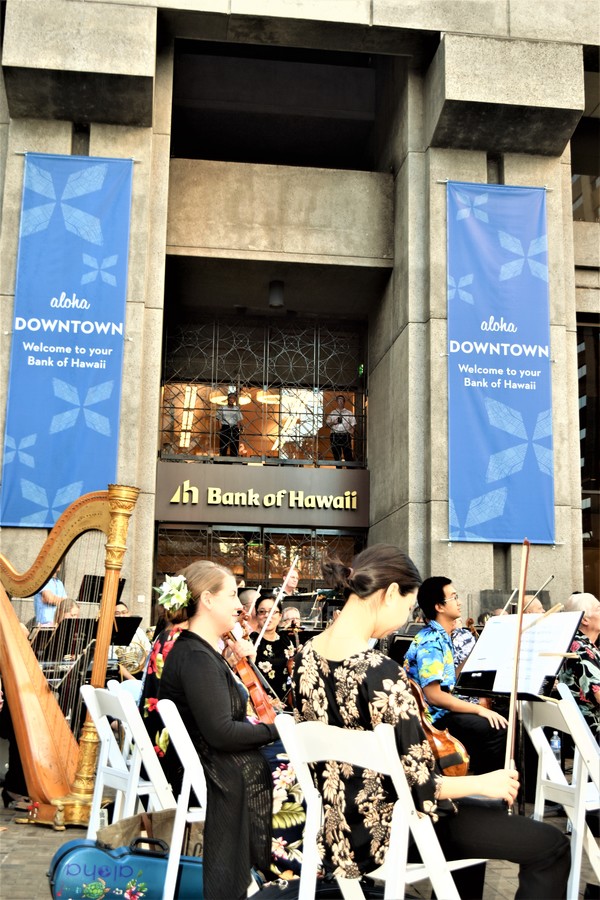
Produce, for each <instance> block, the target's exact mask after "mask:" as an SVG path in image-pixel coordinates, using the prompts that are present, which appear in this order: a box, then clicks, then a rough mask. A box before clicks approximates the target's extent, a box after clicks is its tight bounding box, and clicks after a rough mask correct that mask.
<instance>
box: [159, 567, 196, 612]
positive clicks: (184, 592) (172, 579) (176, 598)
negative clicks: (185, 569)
mask: <svg viewBox="0 0 600 900" xmlns="http://www.w3.org/2000/svg"><path fill="white" fill-rule="evenodd" d="M154 590H155V591H156V592H157V594H158V602H159V603H160V605H161V606H164V608H165V609H168V610H174V609H182V608H183V607H184V606H187V605H188V603H189V601H190V600H191V599H192V592H191V591H190V590H189V588H188V586H187V581H186V580H185V577H184V576H183V575H167V576H166V577H165V580H164V581H163V583H162V584H161V586H160V587H159V588H154Z"/></svg>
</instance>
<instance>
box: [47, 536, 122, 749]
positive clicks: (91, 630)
mask: <svg viewBox="0 0 600 900" xmlns="http://www.w3.org/2000/svg"><path fill="white" fill-rule="evenodd" d="M105 544H106V535H105V534H104V533H103V532H101V531H88V532H85V533H84V534H82V535H80V537H79V538H78V539H77V540H76V541H75V542H74V543H73V544H72V546H71V547H70V549H69V551H68V552H67V554H66V555H65V556H64V558H63V560H62V561H61V563H60V565H59V569H58V573H57V574H58V577H59V578H60V580H61V581H62V583H63V584H64V587H65V590H66V598H65V599H64V600H63V601H62V602H61V603H60V604H59V606H58V607H57V610H56V614H55V619H54V625H53V626H51V627H50V628H43V629H39V630H37V634H33V633H32V636H31V637H32V647H33V649H34V653H35V654H36V657H37V660H38V663H39V665H40V666H41V668H42V671H43V672H44V675H45V676H46V679H47V681H48V685H49V687H50V690H51V691H52V693H53V694H54V696H55V697H56V700H57V702H58V705H59V707H60V710H61V711H62V714H63V715H64V717H65V719H66V720H67V722H68V723H69V726H70V728H71V731H72V732H73V735H74V737H75V738H76V739H78V738H79V732H80V729H81V726H82V725H83V722H84V719H85V712H84V709H83V700H82V697H81V693H80V690H79V688H80V687H81V685H82V684H84V683H85V682H86V681H87V680H88V676H89V671H90V670H91V664H92V660H93V654H94V647H95V632H96V628H97V622H98V612H99V607H100V594H101V588H102V579H103V575H104V557H105Z"/></svg>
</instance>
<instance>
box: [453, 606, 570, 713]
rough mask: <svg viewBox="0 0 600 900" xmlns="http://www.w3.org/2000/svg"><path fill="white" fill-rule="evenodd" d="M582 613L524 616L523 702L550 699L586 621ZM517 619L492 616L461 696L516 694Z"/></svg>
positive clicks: (463, 677)
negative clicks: (577, 634)
mask: <svg viewBox="0 0 600 900" xmlns="http://www.w3.org/2000/svg"><path fill="white" fill-rule="evenodd" d="M582 615H583V614H582V613H581V612H556V613H553V614H552V615H550V616H545V615H544V614H543V613H539V614H537V615H524V616H523V628H522V632H521V642H520V651H519V673H518V674H519V680H518V683H517V694H518V696H519V698H526V697H527V698H532V697H533V698H535V697H539V696H542V697H547V696H549V695H550V693H551V691H552V688H553V687H554V680H555V678H556V675H557V674H558V670H559V669H560V667H561V665H562V664H563V662H564V658H565V657H564V654H565V653H567V652H568V650H569V647H570V646H571V643H572V641H573V637H574V635H575V632H576V631H577V628H578V626H579V623H580V621H581V617H582ZM517 628H518V617H517V616H492V617H491V618H490V619H488V621H487V622H486V624H485V628H484V629H483V631H482V632H481V635H480V637H479V640H478V641H477V643H476V644H475V646H474V647H473V650H472V651H471V653H470V655H469V657H468V658H467V661H466V662H465V664H464V667H463V670H462V672H461V673H460V675H459V678H458V681H457V682H456V688H455V690H456V693H459V694H467V695H480V696H493V695H498V694H500V695H507V694H510V692H511V686H512V679H513V671H514V660H515V647H516V641H517Z"/></svg>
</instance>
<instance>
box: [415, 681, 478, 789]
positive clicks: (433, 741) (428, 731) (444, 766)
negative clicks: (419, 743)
mask: <svg viewBox="0 0 600 900" xmlns="http://www.w3.org/2000/svg"><path fill="white" fill-rule="evenodd" d="M408 683H409V685H410V689H411V691H412V694H413V697H414V698H415V700H416V701H417V707H418V710H419V715H420V717H421V725H422V726H423V731H424V732H425V737H426V738H427V741H428V743H429V747H430V749H431V752H432V753H433V755H434V756H435V758H436V760H437V762H438V765H439V767H440V769H441V770H442V774H443V775H451V776H456V775H466V774H467V772H468V771H469V754H468V753H467V751H466V749H465V746H464V744H461V742H460V741H459V740H457V739H456V738H453V737H452V735H451V734H450V732H449V731H448V729H447V728H445V729H444V730H443V731H442V729H441V728H436V727H435V725H432V724H431V722H430V721H429V719H428V718H427V715H426V709H427V703H426V701H425V696H424V694H423V691H422V690H421V687H420V685H418V684H417V683H416V681H413V680H412V678H409V679H408Z"/></svg>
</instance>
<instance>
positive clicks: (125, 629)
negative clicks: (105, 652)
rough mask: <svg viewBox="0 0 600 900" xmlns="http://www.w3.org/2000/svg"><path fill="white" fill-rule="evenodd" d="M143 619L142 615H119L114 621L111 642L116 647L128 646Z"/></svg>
mask: <svg viewBox="0 0 600 900" xmlns="http://www.w3.org/2000/svg"><path fill="white" fill-rule="evenodd" d="M141 621H142V617H141V616H117V617H116V618H115V621H114V622H113V630H112V634H111V636H110V642H111V644H113V645H115V646H116V647H128V646H129V644H130V643H131V642H132V640H133V638H134V637H135V633H136V631H137V630H138V628H139V627H140V622H141Z"/></svg>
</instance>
